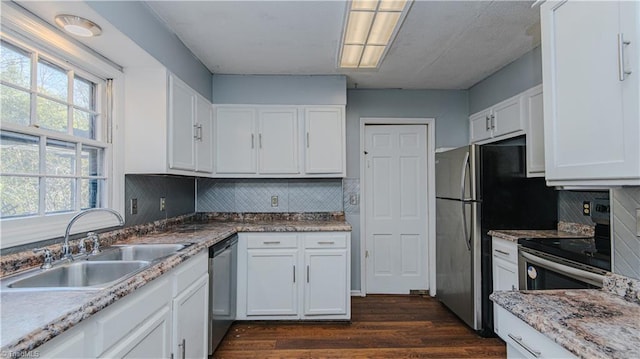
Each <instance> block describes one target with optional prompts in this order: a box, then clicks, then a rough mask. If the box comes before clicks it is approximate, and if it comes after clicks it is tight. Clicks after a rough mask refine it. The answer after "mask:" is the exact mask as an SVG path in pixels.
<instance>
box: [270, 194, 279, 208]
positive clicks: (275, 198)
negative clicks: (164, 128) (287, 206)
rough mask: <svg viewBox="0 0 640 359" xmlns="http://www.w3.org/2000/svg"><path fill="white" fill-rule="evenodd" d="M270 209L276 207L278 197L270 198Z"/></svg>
mask: <svg viewBox="0 0 640 359" xmlns="http://www.w3.org/2000/svg"><path fill="white" fill-rule="evenodd" d="M271 207H278V196H271Z"/></svg>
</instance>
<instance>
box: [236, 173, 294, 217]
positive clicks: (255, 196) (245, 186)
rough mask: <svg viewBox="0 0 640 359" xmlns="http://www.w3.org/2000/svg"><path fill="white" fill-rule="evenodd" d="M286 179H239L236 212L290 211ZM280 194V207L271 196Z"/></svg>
mask: <svg viewBox="0 0 640 359" xmlns="http://www.w3.org/2000/svg"><path fill="white" fill-rule="evenodd" d="M287 187H288V184H287V181H286V180H268V181H265V180H257V181H256V180H239V181H238V182H236V212H289V209H288V207H287V206H288V203H289V191H288V188H287ZM272 196H278V207H271V197H272Z"/></svg>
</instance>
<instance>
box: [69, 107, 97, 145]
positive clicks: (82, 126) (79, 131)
mask: <svg viewBox="0 0 640 359" xmlns="http://www.w3.org/2000/svg"><path fill="white" fill-rule="evenodd" d="M95 124H96V117H95V116H94V115H92V114H90V113H88V112H85V111H81V110H75V109H74V110H73V135H74V136H78V137H84V138H90V139H95V138H96V133H95V127H96V126H95Z"/></svg>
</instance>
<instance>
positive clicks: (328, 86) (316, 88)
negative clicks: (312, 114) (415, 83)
mask: <svg viewBox="0 0 640 359" xmlns="http://www.w3.org/2000/svg"><path fill="white" fill-rule="evenodd" d="M212 87H213V103H217V104H261V105H264V104H271V105H344V104H346V103H347V77H346V76H344V75H336V76H304V75H213V76H212Z"/></svg>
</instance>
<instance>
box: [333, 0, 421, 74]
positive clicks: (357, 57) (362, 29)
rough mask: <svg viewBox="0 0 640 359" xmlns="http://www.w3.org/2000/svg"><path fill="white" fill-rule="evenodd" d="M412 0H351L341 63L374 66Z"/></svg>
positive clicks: (345, 65) (345, 66)
mask: <svg viewBox="0 0 640 359" xmlns="http://www.w3.org/2000/svg"><path fill="white" fill-rule="evenodd" d="M409 1H411V0H354V1H352V2H351V8H350V10H349V14H348V16H347V24H346V26H345V29H346V30H345V35H344V39H343V43H342V51H341V57H340V67H344V68H377V67H378V66H380V62H381V60H382V55H384V53H385V49H386V47H387V46H389V42H390V41H391V37H392V36H393V34H394V32H395V31H396V28H397V27H398V26H399V24H400V19H401V17H402V14H403V11H405V9H406V8H407V3H408V2H409Z"/></svg>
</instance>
